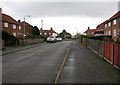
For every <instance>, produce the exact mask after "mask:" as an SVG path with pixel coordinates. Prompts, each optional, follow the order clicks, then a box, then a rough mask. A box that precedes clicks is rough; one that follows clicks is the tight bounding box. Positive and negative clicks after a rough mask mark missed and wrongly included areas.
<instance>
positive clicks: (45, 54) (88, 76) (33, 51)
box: [3, 41, 120, 83]
mask: <svg viewBox="0 0 120 85" xmlns="http://www.w3.org/2000/svg"><path fill="white" fill-rule="evenodd" d="M71 43H72V46H71V48H70V51H69V53H68V56H67V57H68V58H67V60H66V63H65V65H64V67H63V69H62V71H61V74H60V77H59V79H58V83H118V82H119V79H120V78H119V76H120V75H119V72H120V71H118V70H117V69H116V68H115V67H113V66H112V65H111V64H109V63H108V62H106V61H104V60H103V59H102V58H100V57H99V56H98V55H96V54H95V53H93V52H92V51H91V50H90V49H88V48H87V47H86V46H84V45H83V44H81V43H79V42H76V41H74V42H73V41H63V42H57V43H48V44H47V43H44V44H42V45H40V46H36V47H34V48H30V49H26V50H23V51H18V52H15V53H11V54H7V55H4V56H3V83H53V82H54V80H55V78H56V75H57V73H58V71H59V68H60V66H61V64H62V62H63V60H64V57H65V55H66V52H67V51H68V48H69V47H70V45H71Z"/></svg>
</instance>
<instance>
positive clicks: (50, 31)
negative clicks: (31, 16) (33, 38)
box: [40, 30, 56, 33]
mask: <svg viewBox="0 0 120 85" xmlns="http://www.w3.org/2000/svg"><path fill="white" fill-rule="evenodd" d="M40 32H43V33H56V32H55V31H54V30H40Z"/></svg>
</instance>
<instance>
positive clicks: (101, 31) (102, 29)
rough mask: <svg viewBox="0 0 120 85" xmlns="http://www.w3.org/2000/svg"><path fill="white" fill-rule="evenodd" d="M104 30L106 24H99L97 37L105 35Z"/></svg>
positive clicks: (96, 32)
mask: <svg viewBox="0 0 120 85" xmlns="http://www.w3.org/2000/svg"><path fill="white" fill-rule="evenodd" d="M104 30H105V26H104V22H103V23H101V24H99V25H98V26H97V27H96V31H95V35H96V36H97V35H98V36H99V35H104Z"/></svg>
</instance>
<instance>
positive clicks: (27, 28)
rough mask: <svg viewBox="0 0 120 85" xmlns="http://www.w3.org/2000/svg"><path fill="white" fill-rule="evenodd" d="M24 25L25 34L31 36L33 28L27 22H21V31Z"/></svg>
mask: <svg viewBox="0 0 120 85" xmlns="http://www.w3.org/2000/svg"><path fill="white" fill-rule="evenodd" d="M24 23H25V34H26V35H27V34H32V29H33V26H32V25H31V24H29V23H27V22H24V21H22V22H21V24H22V26H23V29H24Z"/></svg>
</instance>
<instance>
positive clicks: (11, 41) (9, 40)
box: [2, 31, 17, 46]
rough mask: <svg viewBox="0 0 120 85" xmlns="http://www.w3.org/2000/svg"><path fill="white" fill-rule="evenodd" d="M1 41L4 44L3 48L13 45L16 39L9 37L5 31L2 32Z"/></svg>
mask: <svg viewBox="0 0 120 85" xmlns="http://www.w3.org/2000/svg"><path fill="white" fill-rule="evenodd" d="M2 40H4V42H5V46H10V45H15V44H16V40H17V38H16V37H15V36H13V35H10V34H9V33H8V32H6V31H2Z"/></svg>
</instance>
